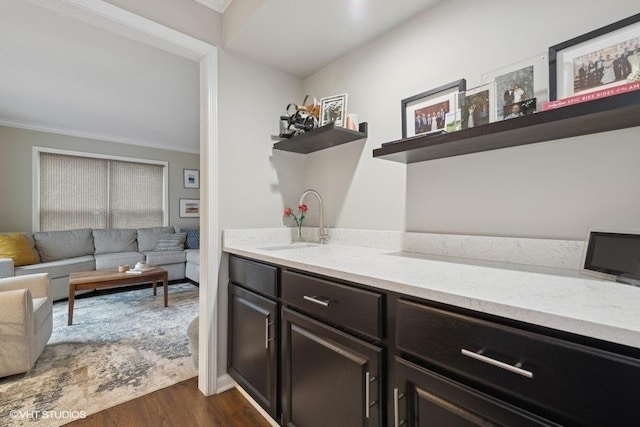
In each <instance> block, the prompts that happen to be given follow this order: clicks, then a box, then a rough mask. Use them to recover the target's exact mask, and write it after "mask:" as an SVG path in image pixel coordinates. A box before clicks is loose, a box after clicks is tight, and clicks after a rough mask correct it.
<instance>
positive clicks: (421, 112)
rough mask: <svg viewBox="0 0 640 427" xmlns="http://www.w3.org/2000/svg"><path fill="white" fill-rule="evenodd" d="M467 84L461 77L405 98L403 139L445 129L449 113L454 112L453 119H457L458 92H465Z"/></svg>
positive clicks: (401, 105) (402, 110)
mask: <svg viewBox="0 0 640 427" xmlns="http://www.w3.org/2000/svg"><path fill="white" fill-rule="evenodd" d="M466 84H467V81H466V80H465V79H460V80H456V81H454V82H451V83H447V84H445V85H442V86H440V87H437V88H435V89H431V90H428V91H426V92H422V93H419V94H417V95H414V96H412V97H409V98H406V99H403V100H402V101H401V103H400V107H401V114H402V139H405V138H411V137H412V136H416V135H420V134H425V133H428V132H436V131H438V130H445V127H446V124H447V115H449V117H451V114H453V117H454V119H452V121H455V115H456V111H457V109H458V108H459V107H458V102H457V101H458V93H460V92H464V90H465V88H466ZM454 127H455V125H454V126H449V129H453V128H454ZM448 131H449V130H447V132H448Z"/></svg>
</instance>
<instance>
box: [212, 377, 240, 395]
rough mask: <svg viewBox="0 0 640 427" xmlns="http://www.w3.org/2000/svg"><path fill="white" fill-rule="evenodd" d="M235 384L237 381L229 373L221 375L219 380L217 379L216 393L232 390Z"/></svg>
mask: <svg viewBox="0 0 640 427" xmlns="http://www.w3.org/2000/svg"><path fill="white" fill-rule="evenodd" d="M235 385H236V382H235V381H234V380H233V378H231V377H230V376H229V374H224V375H221V376H219V377H218V381H216V393H222V392H225V391H227V390H231V389H232V388H233V387H235Z"/></svg>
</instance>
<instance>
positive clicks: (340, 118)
mask: <svg viewBox="0 0 640 427" xmlns="http://www.w3.org/2000/svg"><path fill="white" fill-rule="evenodd" d="M346 117H347V94H346V93H343V94H342V95H334V96H329V97H327V98H322V99H321V100H320V126H324V125H326V124H329V123H332V122H334V123H335V124H336V126H341V127H344V125H345V118H346Z"/></svg>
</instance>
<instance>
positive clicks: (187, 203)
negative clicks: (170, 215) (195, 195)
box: [180, 199, 200, 218]
mask: <svg viewBox="0 0 640 427" xmlns="http://www.w3.org/2000/svg"><path fill="white" fill-rule="evenodd" d="M180 218H200V200H199V199H180Z"/></svg>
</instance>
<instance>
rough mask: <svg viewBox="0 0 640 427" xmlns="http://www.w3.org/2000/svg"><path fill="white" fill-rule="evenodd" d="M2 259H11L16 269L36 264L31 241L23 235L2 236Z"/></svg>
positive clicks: (0, 252)
mask: <svg viewBox="0 0 640 427" xmlns="http://www.w3.org/2000/svg"><path fill="white" fill-rule="evenodd" d="M0 258H11V259H13V264H14V266H16V267H20V266H21V265H29V264H35V263H36V256H35V255H34V253H33V249H31V245H30V244H29V240H28V239H27V238H26V237H25V236H24V235H23V234H22V233H10V234H0Z"/></svg>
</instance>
